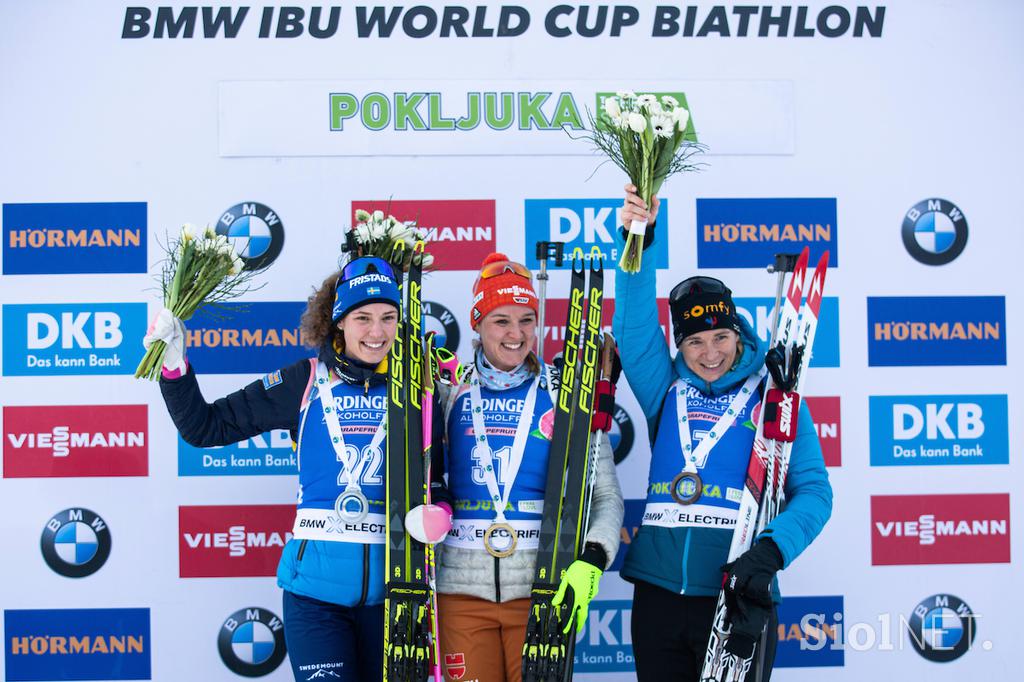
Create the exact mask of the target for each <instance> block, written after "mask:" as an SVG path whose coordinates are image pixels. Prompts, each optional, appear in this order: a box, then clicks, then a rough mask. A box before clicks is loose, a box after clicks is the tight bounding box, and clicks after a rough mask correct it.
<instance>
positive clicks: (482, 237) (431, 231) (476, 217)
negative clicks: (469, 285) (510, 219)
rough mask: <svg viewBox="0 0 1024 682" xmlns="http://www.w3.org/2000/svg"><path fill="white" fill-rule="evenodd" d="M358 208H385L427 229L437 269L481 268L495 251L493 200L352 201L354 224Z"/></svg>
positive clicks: (366, 209) (429, 246) (429, 247)
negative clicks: (486, 258)
mask: <svg viewBox="0 0 1024 682" xmlns="http://www.w3.org/2000/svg"><path fill="white" fill-rule="evenodd" d="M357 208H361V209H363V210H364V211H370V212H371V213H372V212H373V211H383V212H384V213H385V215H387V214H390V215H393V216H395V218H397V219H398V220H401V221H402V222H414V223H416V225H417V226H418V227H420V228H422V229H424V230H426V232H427V242H428V246H427V250H428V251H429V252H430V253H432V254H433V255H434V268H435V269H437V270H479V269H480V263H482V262H483V260H484V258H485V257H486V256H487V255H488V254H490V253H492V252H494V251H495V250H496V249H495V243H496V240H495V202H494V199H451V200H443V199H421V200H415V201H409V200H405V201H395V200H393V199H391V200H388V199H375V200H370V201H353V202H352V222H353V223H355V212H356V209H357Z"/></svg>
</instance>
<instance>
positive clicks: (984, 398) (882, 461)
mask: <svg viewBox="0 0 1024 682" xmlns="http://www.w3.org/2000/svg"><path fill="white" fill-rule="evenodd" d="M869 401H870V410H869V414H870V417H871V465H872V466H905V465H926V466H927V465H944V464H1008V463H1009V461H1010V447H1009V429H1008V425H1009V419H1008V407H1007V400H1006V396H1005V395H927V396H924V395H921V396H910V395H901V396H871V397H870V398H869Z"/></svg>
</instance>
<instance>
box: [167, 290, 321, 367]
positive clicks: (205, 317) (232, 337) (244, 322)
mask: <svg viewBox="0 0 1024 682" xmlns="http://www.w3.org/2000/svg"><path fill="white" fill-rule="evenodd" d="M305 307H306V304H305V303H301V302H297V301H296V302H291V301H288V302H275V303H246V304H244V306H243V307H242V309H240V310H234V309H230V308H229V309H223V310H217V311H208V310H207V309H206V308H202V309H200V310H199V312H198V313H196V314H195V316H193V317H192V319H191V320H189V323H188V330H187V331H186V336H185V343H186V346H187V347H188V356H189V359H190V360H191V361H193V362H195V364H196V366H197V367H211V368H216V371H217V372H219V373H221V374H264V373H266V372H272V371H274V370H276V369H279V368H281V367H285V366H287V365H290V364H291V363H293V362H295V361H296V360H299V359H301V358H304V357H307V356H308V355H309V352H308V351H307V350H306V349H304V348H303V347H302V337H301V335H300V332H299V320H300V319H301V317H302V311H303V310H305Z"/></svg>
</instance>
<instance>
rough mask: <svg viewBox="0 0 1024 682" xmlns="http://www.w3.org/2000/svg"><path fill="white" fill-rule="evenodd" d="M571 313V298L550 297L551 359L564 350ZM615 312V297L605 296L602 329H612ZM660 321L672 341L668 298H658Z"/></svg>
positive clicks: (547, 353) (547, 342)
mask: <svg viewBox="0 0 1024 682" xmlns="http://www.w3.org/2000/svg"><path fill="white" fill-rule="evenodd" d="M568 313H569V299H567V298H549V299H548V300H547V307H546V309H545V317H544V358H545V359H546V360H551V358H553V357H555V355H557V354H558V353H561V352H562V348H563V346H564V345H565V320H566V317H567V315H568ZM614 314H615V299H613V298H605V299H604V306H603V308H602V310H601V331H602V332H610V331H611V330H612V316H613V315H614ZM658 323H659V324H660V325H661V331H662V333H664V334H665V339H666V340H668V341H669V342H670V343H671V338H672V337H671V335H670V332H671V329H672V322H671V321H670V320H669V312H668V299H667V298H659V299H658Z"/></svg>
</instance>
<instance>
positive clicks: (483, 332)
mask: <svg viewBox="0 0 1024 682" xmlns="http://www.w3.org/2000/svg"><path fill="white" fill-rule="evenodd" d="M476 330H477V332H478V333H479V334H480V344H481V346H482V347H483V349H484V357H486V358H487V362H489V363H491V365H493V366H494V367H495V368H496V369H500V370H502V371H504V372H508V371H509V370H513V369H515V368H516V367H518V366H519V365H521V364H523V361H524V360H526V356H527V355H529V354H530V351H531V350H533V345H534V340H535V339H536V338H537V337H536V334H537V314H536V313H535V312H533V310H531V309H530V308H527V307H526V306H521V305H503V306H500V307H498V308H495V309H494V310H492V311H491V312H489V313H488V314H487V316H486V317H484V318H483V319H482V320H480V324H479V325H477V328H476Z"/></svg>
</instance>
